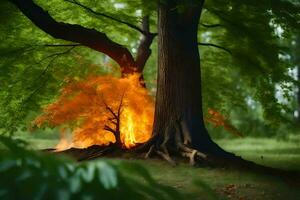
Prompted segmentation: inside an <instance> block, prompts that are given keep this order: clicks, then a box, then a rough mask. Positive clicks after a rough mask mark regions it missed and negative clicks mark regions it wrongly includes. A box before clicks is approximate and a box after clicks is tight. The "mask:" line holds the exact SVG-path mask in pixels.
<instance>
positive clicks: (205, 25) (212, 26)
mask: <svg viewBox="0 0 300 200" xmlns="http://www.w3.org/2000/svg"><path fill="white" fill-rule="evenodd" d="M200 25H201V26H203V27H205V28H216V27H221V26H222V24H204V23H200Z"/></svg>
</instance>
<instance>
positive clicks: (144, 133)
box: [33, 74, 154, 151]
mask: <svg viewBox="0 0 300 200" xmlns="http://www.w3.org/2000/svg"><path fill="white" fill-rule="evenodd" d="M139 77H140V75H139V74H133V75H130V76H127V77H124V78H116V77H113V76H109V75H107V76H89V77H88V78H86V79H84V80H80V81H76V80H71V81H70V83H69V84H68V85H67V86H65V87H64V88H63V89H62V91H61V94H60V96H59V97H58V98H57V100H56V101H55V102H54V103H52V104H50V105H48V106H47V107H46V108H45V109H44V112H43V114H42V115H40V116H39V117H38V118H36V119H35V120H34V122H33V124H35V125H37V126H38V127H39V126H42V125H45V124H47V125H49V126H51V127H61V136H62V137H61V140H60V142H59V143H58V144H57V146H56V149H57V150H58V151H61V150H65V149H68V148H71V147H75V148H87V147H89V146H92V145H110V144H111V143H116V141H117V139H119V140H120V141H121V145H122V148H132V147H134V146H135V145H136V144H139V143H145V142H146V141H148V140H149V139H150V137H151V131H152V125H153V118H154V103H153V99H152V97H151V96H150V95H149V94H148V91H147V90H146V88H144V87H142V86H141V84H140V82H139ZM70 130H71V131H70ZM68 131H70V132H71V137H70V138H68V137H67V135H68V133H67V132H68ZM116 137H119V138H116Z"/></svg>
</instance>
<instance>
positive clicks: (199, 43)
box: [198, 42, 232, 55]
mask: <svg viewBox="0 0 300 200" xmlns="http://www.w3.org/2000/svg"><path fill="white" fill-rule="evenodd" d="M198 45H201V46H210V47H215V48H218V49H222V50H223V51H226V52H227V53H229V54H231V55H232V52H231V51H230V50H229V49H227V48H225V47H222V46H220V45H217V44H212V43H204V42H198Z"/></svg>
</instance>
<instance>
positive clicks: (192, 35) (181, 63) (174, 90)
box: [151, 0, 231, 157]
mask: <svg viewBox="0 0 300 200" xmlns="http://www.w3.org/2000/svg"><path fill="white" fill-rule="evenodd" d="M202 5H203V2H202V3H199V5H191V6H187V7H186V8H184V11H179V10H178V9H177V8H178V7H177V6H178V5H177V3H176V1H171V0H170V1H167V2H166V3H163V4H160V5H159V16H158V27H159V28H158V30H159V31H158V51H159V53H158V80H157V86H158V87H157V95H156V106H155V120H154V127H153V134H154V136H153V140H152V141H151V143H152V144H153V143H154V145H153V147H154V149H156V150H158V151H160V152H161V153H163V154H165V155H164V156H169V152H178V149H179V150H180V151H183V152H184V154H185V155H186V153H192V152H193V149H194V150H197V151H201V152H204V153H209V154H213V155H217V156H227V155H231V154H229V153H227V152H225V151H223V150H222V149H221V148H220V147H218V146H217V145H216V144H215V143H214V142H213V141H212V140H211V138H210V136H209V135H208V132H207V130H206V128H205V124H204V120H203V111H202V97H201V71H200V56H199V52H198V44H197V32H198V23H199V18H200V14H201V9H202ZM190 156H191V155H189V157H190Z"/></svg>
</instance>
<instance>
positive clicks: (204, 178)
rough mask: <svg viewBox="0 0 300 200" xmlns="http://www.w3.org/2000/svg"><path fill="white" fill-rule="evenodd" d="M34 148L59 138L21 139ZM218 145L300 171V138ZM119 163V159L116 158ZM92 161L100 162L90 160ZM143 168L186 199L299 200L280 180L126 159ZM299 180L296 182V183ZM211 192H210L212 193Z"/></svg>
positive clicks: (298, 193)
mask: <svg viewBox="0 0 300 200" xmlns="http://www.w3.org/2000/svg"><path fill="white" fill-rule="evenodd" d="M20 137H21V138H23V139H27V141H29V142H30V143H31V144H32V147H33V148H35V149H40V148H49V147H53V146H54V145H55V143H56V142H57V138H56V137H54V136H52V135H51V136H50V135H48V136H47V134H46V135H44V136H41V135H40V136H38V137H37V136H32V135H29V136H28V134H26V135H22V136H20ZM216 141H217V143H218V144H219V145H220V146H222V147H223V148H225V149H226V150H228V151H231V152H234V153H236V154H237V155H240V156H242V157H243V158H245V159H248V160H251V161H255V162H256V163H259V164H263V165H266V166H270V167H275V168H281V169H286V170H299V171H300V137H299V136H297V137H296V136H291V138H289V139H286V140H278V139H273V138H239V139H220V140H216ZM113 160H118V159H113ZM91 162H97V160H95V161H91ZM125 162H134V163H139V164H141V165H143V166H144V167H145V168H146V169H148V171H149V172H150V174H151V175H152V176H153V177H154V179H156V180H157V181H158V182H160V183H163V184H165V185H169V186H172V187H174V188H176V189H177V190H179V191H180V192H182V193H183V194H184V196H185V197H186V199H201V200H206V199H207V200H210V199H228V200H282V199H284V200H300V188H299V185H296V184H294V182H293V180H290V181H289V182H286V181H284V180H282V179H281V178H279V177H274V176H270V175H265V174H257V173H254V172H249V171H240V170H235V169H224V168H211V167H199V168H197V167H191V166H189V164H187V163H180V164H179V165H178V166H176V167H172V166H170V165H169V164H168V163H167V162H165V161H162V160H158V159H149V160H126V161H125ZM294 181H296V180H294ZM209 191H210V192H209Z"/></svg>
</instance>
